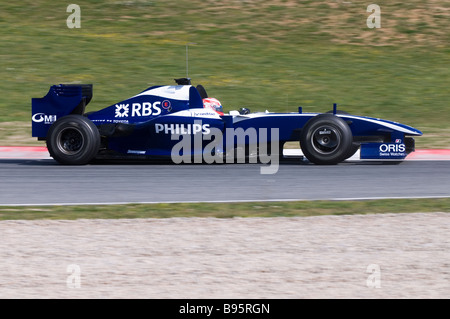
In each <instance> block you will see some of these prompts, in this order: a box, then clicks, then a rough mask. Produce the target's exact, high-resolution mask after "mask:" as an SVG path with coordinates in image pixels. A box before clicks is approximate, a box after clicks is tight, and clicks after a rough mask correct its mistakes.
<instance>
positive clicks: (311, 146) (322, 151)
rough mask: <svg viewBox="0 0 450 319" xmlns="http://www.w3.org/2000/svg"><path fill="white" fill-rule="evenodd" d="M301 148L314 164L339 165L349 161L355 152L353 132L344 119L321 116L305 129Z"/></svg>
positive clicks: (302, 134) (301, 139)
mask: <svg viewBox="0 0 450 319" xmlns="http://www.w3.org/2000/svg"><path fill="white" fill-rule="evenodd" d="M300 147H301V149H302V151H303V154H304V155H305V157H306V158H307V159H308V160H309V161H310V162H312V163H314V164H319V165H334V164H338V163H340V162H342V161H344V160H345V159H347V158H348V157H349V154H350V153H351V152H352V150H353V149H352V148H353V135H352V131H351V130H350V127H349V126H348V125H347V123H346V122H345V121H344V120H343V119H341V118H339V117H337V116H335V115H333V114H320V115H317V116H315V117H313V118H312V119H310V120H309V121H308V122H307V123H306V124H305V126H304V127H303V130H302V133H301V135H300Z"/></svg>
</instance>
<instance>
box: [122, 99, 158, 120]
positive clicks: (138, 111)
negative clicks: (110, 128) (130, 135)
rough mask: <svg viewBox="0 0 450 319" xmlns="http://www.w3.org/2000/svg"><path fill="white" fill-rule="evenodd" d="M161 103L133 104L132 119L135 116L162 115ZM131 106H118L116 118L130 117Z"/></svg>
mask: <svg viewBox="0 0 450 319" xmlns="http://www.w3.org/2000/svg"><path fill="white" fill-rule="evenodd" d="M160 106H161V102H155V103H153V104H152V103H150V102H144V103H142V104H141V103H132V104H131V117H135V116H150V115H153V116H155V115H160V114H161V108H160ZM129 112H130V109H129V104H116V115H115V117H128V116H129Z"/></svg>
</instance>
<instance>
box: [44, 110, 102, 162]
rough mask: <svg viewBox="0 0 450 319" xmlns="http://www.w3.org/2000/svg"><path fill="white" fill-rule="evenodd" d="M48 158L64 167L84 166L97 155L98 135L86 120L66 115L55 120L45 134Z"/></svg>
mask: <svg viewBox="0 0 450 319" xmlns="http://www.w3.org/2000/svg"><path fill="white" fill-rule="evenodd" d="M47 148H48V151H49V153H50V156H51V157H53V158H54V159H55V160H56V161H57V162H59V163H61V164H65V165H85V164H87V163H89V162H90V161H91V160H92V159H94V157H95V156H96V155H97V153H98V151H99V148H100V133H99V131H98V129H97V127H96V126H95V124H94V123H92V122H91V121H90V120H89V119H88V118H86V117H84V116H82V115H67V116H64V117H62V118H60V119H59V120H57V121H56V122H55V123H53V125H52V126H51V127H50V129H49V131H48V133H47Z"/></svg>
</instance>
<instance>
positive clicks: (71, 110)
mask: <svg viewBox="0 0 450 319" xmlns="http://www.w3.org/2000/svg"><path fill="white" fill-rule="evenodd" d="M91 99H92V84H59V85H53V86H51V87H50V90H49V91H48V93H47V95H46V96H44V97H43V98H32V99H31V114H32V115H31V121H32V122H31V127H32V136H33V137H37V138H38V139H39V140H45V138H46V136H47V131H48V129H49V128H50V126H51V125H52V124H53V123H54V122H55V121H56V120H57V119H59V118H60V117H63V116H65V115H69V114H80V115H82V114H83V113H84V110H85V108H86V105H88V104H89V102H90V101H91Z"/></svg>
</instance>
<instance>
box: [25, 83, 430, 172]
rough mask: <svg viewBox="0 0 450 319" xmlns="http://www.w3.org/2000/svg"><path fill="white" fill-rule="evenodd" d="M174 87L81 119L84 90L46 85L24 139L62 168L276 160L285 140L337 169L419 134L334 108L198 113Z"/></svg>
mask: <svg viewBox="0 0 450 319" xmlns="http://www.w3.org/2000/svg"><path fill="white" fill-rule="evenodd" d="M175 81H176V82H177V85H169V86H153V87H150V88H148V89H146V90H144V91H142V92H141V93H139V94H137V95H135V96H133V97H130V98H128V99H126V100H123V101H121V102H119V103H116V104H114V105H111V106H109V107H106V108H104V109H101V110H99V111H95V112H89V113H85V107H86V105H87V104H88V103H89V102H90V100H91V98H92V85H91V84H59V85H53V86H51V87H50V90H49V92H48V94H47V95H46V96H45V97H43V98H33V99H32V135H33V137H37V138H38V139H39V140H45V141H46V143H47V147H48V150H49V153H50V155H51V156H52V157H53V158H54V159H55V160H56V161H58V162H59V163H61V164H70V165H82V164H87V163H89V162H91V161H92V160H93V159H95V158H133V159H136V158H143V159H153V158H161V157H163V158H171V159H172V160H173V161H174V162H176V163H180V162H183V161H184V162H189V160H190V159H192V158H198V157H200V158H201V161H200V162H206V163H212V162H219V163H221V161H222V162H223V159H224V158H227V159H229V158H233V159H236V158H237V155H239V156H238V157H242V156H243V157H247V158H248V156H250V155H252V154H257V155H256V156H257V157H258V156H259V158H260V159H263V158H264V155H270V156H274V155H277V156H282V153H283V152H282V150H283V145H284V143H286V142H288V141H298V142H300V148H301V150H302V152H303V155H304V156H305V157H306V158H307V159H308V160H309V161H310V162H312V163H315V164H337V163H340V162H342V161H344V160H346V159H348V158H349V157H350V156H352V155H354V154H355V153H356V152H357V151H358V149H360V158H361V159H370V160H390V161H401V160H403V159H404V158H405V157H406V156H407V155H408V154H409V153H410V152H413V151H414V138H413V136H420V135H422V133H421V132H420V131H419V130H416V129H414V128H412V127H409V126H406V125H403V124H399V123H396V122H392V121H387V120H382V119H376V118H369V117H363V116H355V115H350V114H347V113H345V112H341V111H338V110H337V109H336V104H334V107H333V110H332V111H329V112H327V113H303V112H302V108H301V107H299V109H298V112H295V113H270V112H267V111H266V112H257V113H251V112H249V110H248V109H242V110H241V111H231V112H230V113H229V114H224V113H222V110H221V109H220V108H221V106H220V104H219V105H217V102H216V105H215V106H216V108H209V107H206V105H207V104H208V103H207V101H209V100H208V95H207V93H206V90H205V89H204V88H203V86H201V85H199V86H197V87H195V86H193V85H191V81H190V79H188V78H182V79H176V80H175ZM216 101H217V100H216ZM217 106H218V107H217ZM230 154H231V155H230ZM241 155H242V156H241ZM228 162H229V161H227V163H228ZM263 162H264V161H263Z"/></svg>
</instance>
